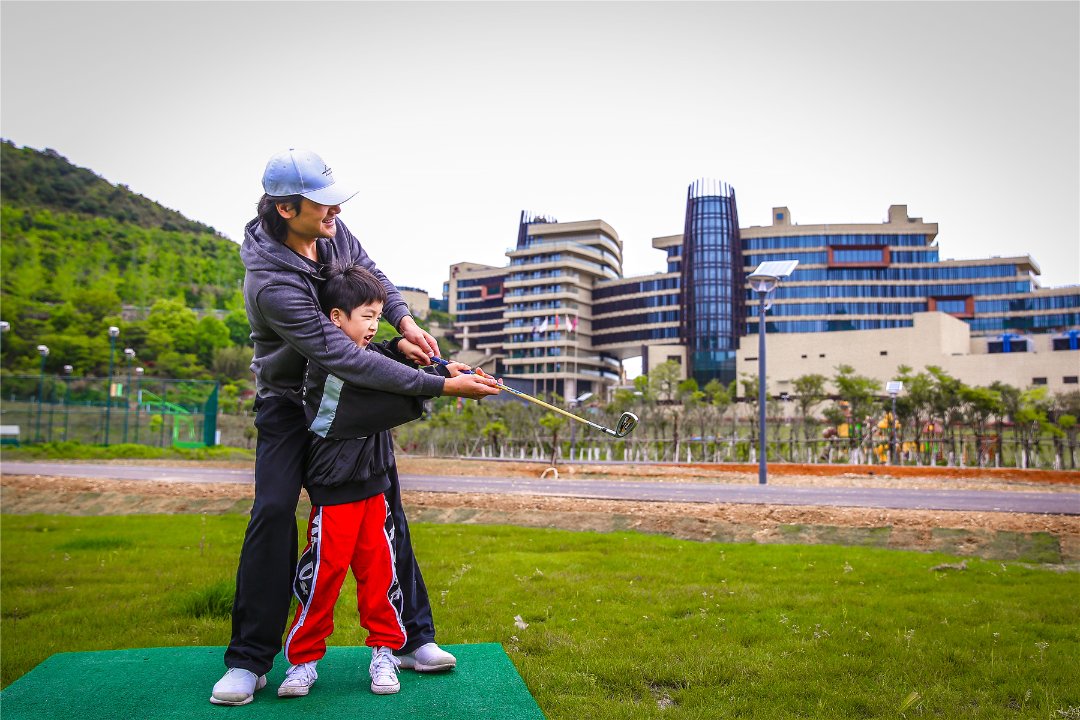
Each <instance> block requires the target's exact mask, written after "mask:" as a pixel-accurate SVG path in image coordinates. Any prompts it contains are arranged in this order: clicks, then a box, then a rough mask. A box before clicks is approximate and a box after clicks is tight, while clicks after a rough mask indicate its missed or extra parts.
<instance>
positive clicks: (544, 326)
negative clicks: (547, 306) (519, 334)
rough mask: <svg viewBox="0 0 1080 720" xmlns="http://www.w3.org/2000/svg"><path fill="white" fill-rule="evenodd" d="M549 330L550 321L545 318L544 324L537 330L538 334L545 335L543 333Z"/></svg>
mask: <svg viewBox="0 0 1080 720" xmlns="http://www.w3.org/2000/svg"><path fill="white" fill-rule="evenodd" d="M547 329H548V319H547V318H544V321H543V322H542V323H540V327H539V328H538V329H537V331H536V332H538V333H540V334H543V333H546V332H547Z"/></svg>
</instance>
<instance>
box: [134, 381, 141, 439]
mask: <svg viewBox="0 0 1080 720" xmlns="http://www.w3.org/2000/svg"><path fill="white" fill-rule="evenodd" d="M142 376H143V369H142V368H141V367H137V368H135V384H136V386H137V387H136V388H135V444H136V445H138V444H139V408H140V407H141V406H142Z"/></svg>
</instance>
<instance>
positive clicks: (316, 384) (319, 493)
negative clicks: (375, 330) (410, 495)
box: [304, 339, 428, 505]
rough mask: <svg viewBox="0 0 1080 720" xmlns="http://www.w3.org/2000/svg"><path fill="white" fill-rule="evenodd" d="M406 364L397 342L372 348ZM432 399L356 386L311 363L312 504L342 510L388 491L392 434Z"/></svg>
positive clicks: (307, 480)
mask: <svg viewBox="0 0 1080 720" xmlns="http://www.w3.org/2000/svg"><path fill="white" fill-rule="evenodd" d="M368 348H369V350H370V351H372V352H378V353H381V354H383V355H386V356H387V357H390V358H393V359H395V360H398V361H399V362H402V363H405V364H407V365H412V363H411V362H410V361H409V360H408V359H407V358H405V356H404V355H401V354H400V353H398V352H397V340H396V339H395V340H391V341H389V342H387V343H378V344H372V345H369V346H368ZM426 399H428V398H425V397H415V396H409V395H398V394H396V393H390V392H385V391H382V390H371V389H369V388H362V387H357V386H355V385H349V384H347V383H345V382H343V381H342V380H341V379H340V378H337V377H335V376H333V375H331V374H329V373H328V372H327V371H326V370H325V369H324V368H322V367H320V366H319V365H317V364H315V363H313V362H309V363H308V366H307V372H306V374H305V376H304V411H305V413H306V415H307V420H308V429H310V430H311V432H312V436H311V445H310V447H309V448H308V456H307V467H306V470H305V472H304V487H305V488H307V491H308V496H309V497H310V498H311V504H312V505H342V504H344V503H349V502H356V501H357V500H363V499H364V498H369V497H372V496H374V495H377V494H379V493H381V492H384V491H386V489H387V488H388V487H389V486H390V482H389V478H388V476H387V471H388V470H389V469H390V468H391V467H393V465H394V447H393V438H391V436H390V429H391V428H394V427H397V426H398V425H403V424H404V423H407V422H409V421H411V420H416V419H417V418H419V417H420V416H421V415H422V414H423V412H424V403H423V401H424V400H426Z"/></svg>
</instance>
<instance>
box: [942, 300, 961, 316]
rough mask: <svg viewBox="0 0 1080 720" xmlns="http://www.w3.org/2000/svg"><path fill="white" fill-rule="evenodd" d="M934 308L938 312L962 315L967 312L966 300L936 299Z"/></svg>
mask: <svg viewBox="0 0 1080 720" xmlns="http://www.w3.org/2000/svg"><path fill="white" fill-rule="evenodd" d="M934 309H935V310H937V311H938V312H943V313H949V314H952V315H963V314H965V313H967V301H966V300H938V301H937V303H936V307H935V308H934Z"/></svg>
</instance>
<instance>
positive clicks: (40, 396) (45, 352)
mask: <svg viewBox="0 0 1080 720" xmlns="http://www.w3.org/2000/svg"><path fill="white" fill-rule="evenodd" d="M37 351H38V355H40V356H41V370H40V371H39V372H38V390H37V430H35V431H34V439H35V440H37V441H40V440H41V403H43V402H45V358H47V357H49V346H48V345H38V346H37Z"/></svg>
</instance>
